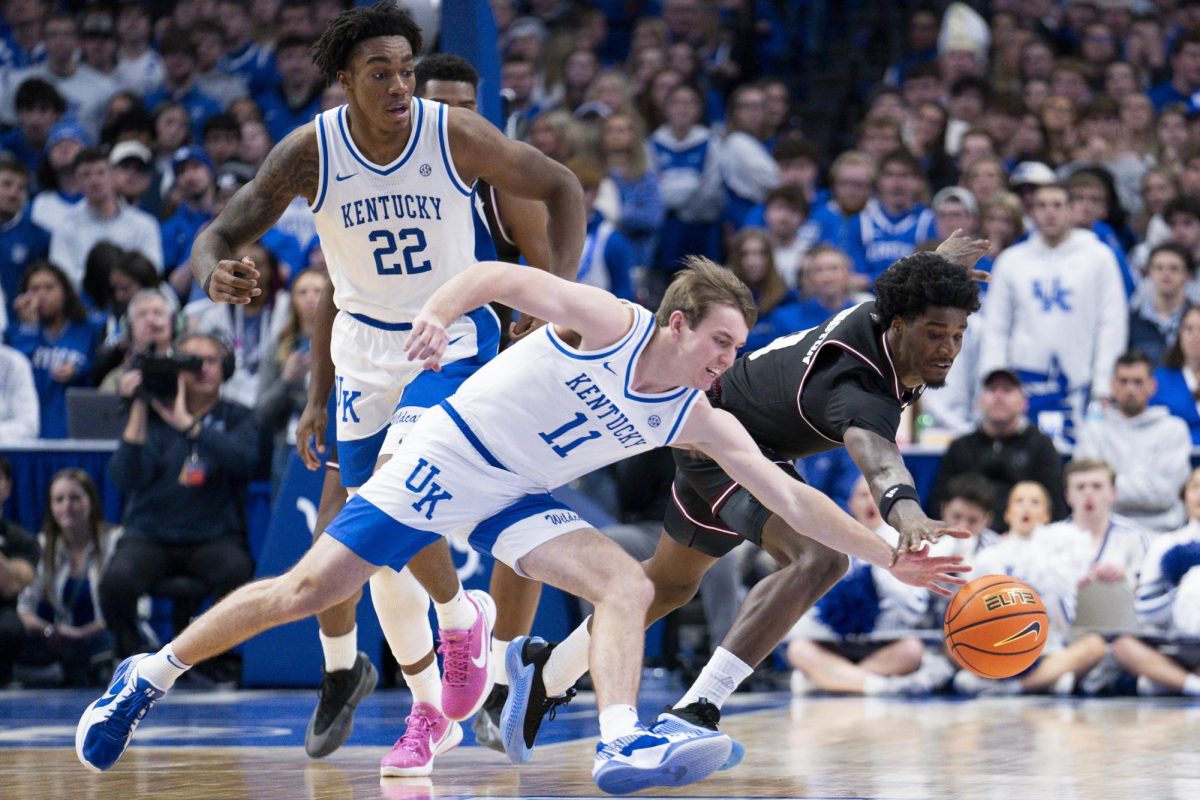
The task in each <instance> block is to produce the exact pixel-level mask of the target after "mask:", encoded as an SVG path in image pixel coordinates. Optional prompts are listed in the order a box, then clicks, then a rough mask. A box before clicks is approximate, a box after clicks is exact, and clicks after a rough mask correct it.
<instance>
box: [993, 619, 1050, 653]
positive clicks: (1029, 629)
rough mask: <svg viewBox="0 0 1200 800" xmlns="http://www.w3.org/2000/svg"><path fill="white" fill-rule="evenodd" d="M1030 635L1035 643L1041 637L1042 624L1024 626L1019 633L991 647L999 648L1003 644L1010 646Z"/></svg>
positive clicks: (1033, 623)
mask: <svg viewBox="0 0 1200 800" xmlns="http://www.w3.org/2000/svg"><path fill="white" fill-rule="evenodd" d="M1031 633H1032V634H1033V638H1034V641H1036V640H1037V639H1038V637H1039V636H1041V635H1042V623H1040V622H1031V623H1029V624H1028V625H1026V626H1025V627H1024V628H1023V629H1021V630H1020V631H1019V632H1017V633H1014V634H1013V635H1012V636H1009V637H1008V638H1007V639H1001V640H1000V641H998V642H996V643H995V644H994V645H992V647H999V646H1000V645H1003V644H1012V643H1013V642H1015V641H1017V640H1018V639H1022V638H1024V637H1026V636H1028V635H1029V634H1031Z"/></svg>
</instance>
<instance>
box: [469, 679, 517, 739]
mask: <svg viewBox="0 0 1200 800" xmlns="http://www.w3.org/2000/svg"><path fill="white" fill-rule="evenodd" d="M506 700H508V687H507V686H505V685H504V684H502V683H497V684H496V685H494V686H493V687H492V693H491V694H489V695H488V698H487V700H484V701H483V707H482V708H480V709H479V711H478V712H476V714H475V721H474V722H473V723H471V731H472V732H473V733H474V734H475V741H477V742H479V743H480V744H481V745H483V746H484V747H486V748H488V749H489V750H495V751H496V752H497V753H503V752H504V736H502V735H501V734H500V712H501V711H503V710H504V702H505V701H506Z"/></svg>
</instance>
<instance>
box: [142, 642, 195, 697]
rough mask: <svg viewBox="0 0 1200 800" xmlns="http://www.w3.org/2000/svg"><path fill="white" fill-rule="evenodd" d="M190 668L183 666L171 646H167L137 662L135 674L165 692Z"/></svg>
mask: <svg viewBox="0 0 1200 800" xmlns="http://www.w3.org/2000/svg"><path fill="white" fill-rule="evenodd" d="M191 668H192V665H191V664H184V663H183V662H182V661H180V660H179V658H178V657H177V656H176V655H175V650H174V648H173V646H172V645H167V646H166V647H164V648H163V649H162V650H159V651H158V652H157V653H151V654H150V655H148V656H146V657H145V658H143V659H142V660H141V661H139V662H138V665H137V672H138V675H141V676H142V677H143V678H145V679H146V680H148V681H150V682H151V683H153V684H154V685H155V686H157V687H158V688H159V689H162V690H163V691H164V692H165V691H166V690H167V689H170V688H171V687H172V686H174V685H175V681H177V680H179V676H180V675H182V674H183V673H185V672H187V671H188V670H189V669H191Z"/></svg>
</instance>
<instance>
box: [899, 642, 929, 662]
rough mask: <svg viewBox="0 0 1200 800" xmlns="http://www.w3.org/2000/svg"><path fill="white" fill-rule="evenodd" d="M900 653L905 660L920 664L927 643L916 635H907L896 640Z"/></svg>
mask: <svg viewBox="0 0 1200 800" xmlns="http://www.w3.org/2000/svg"><path fill="white" fill-rule="evenodd" d="M896 649H897V651H898V654H899V655H900V657H901V658H902V659H903V660H904V661H908V662H915V663H917V664H920V662H921V656H922V655H924V654H925V645H924V644H923V643H922V642H921V640H920V639H918V638H917V637H915V636H905V637H904V638H903V639H900V640H898V641H897V642H896Z"/></svg>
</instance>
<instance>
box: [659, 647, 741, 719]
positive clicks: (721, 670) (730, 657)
mask: <svg viewBox="0 0 1200 800" xmlns="http://www.w3.org/2000/svg"><path fill="white" fill-rule="evenodd" d="M752 672H754V667H751V666H750V665H749V664H747V663H746V662H745V661H742V660H741V659H740V658H738V657H737V656H735V655H734V654H733V653H731V652H729V651H728V650H726V649H725V648H724V647H718V648H717V649H716V651H715V652H714V653H713V654H712V658H710V659H709V660H708V663H707V664H705V665H704V669H702V670H701V671H700V675H699V677H697V678H696V682H695V683H693V684H692V688H690V689H688V690H687V694H685V695H684V696H683V697H682V698H680V700H679V702H678V703H676V704H675V707H676V708H683V707H684V706H687V705H691V704H692V703H695V702H698V701H699V700H701V699H705V700H707V701H708V702H710V703H712V704H713V705H714V706H716V707H717V708H720V707H721V706H723V705H725V701H726V700H728V699H729V695H731V694H733V692H734V690H735V689H737V687H738V686H740V685H741V683H742V681H744V680H746V678H749V677H750V673H752Z"/></svg>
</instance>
